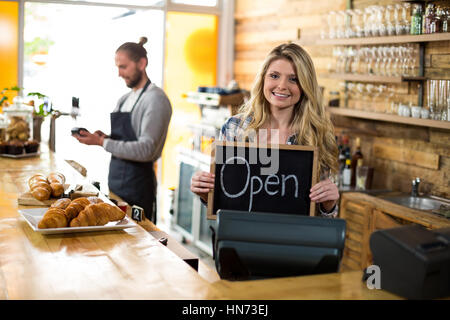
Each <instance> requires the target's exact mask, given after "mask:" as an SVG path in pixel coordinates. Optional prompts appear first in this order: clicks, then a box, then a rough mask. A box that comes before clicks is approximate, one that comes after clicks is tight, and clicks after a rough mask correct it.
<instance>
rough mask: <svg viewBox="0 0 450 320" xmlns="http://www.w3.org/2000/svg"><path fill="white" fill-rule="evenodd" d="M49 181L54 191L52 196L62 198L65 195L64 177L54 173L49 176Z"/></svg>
mask: <svg viewBox="0 0 450 320" xmlns="http://www.w3.org/2000/svg"><path fill="white" fill-rule="evenodd" d="M47 180H48V182H49V183H50V187H51V189H52V196H53V197H55V198H58V197H60V196H61V195H62V194H63V193H64V183H65V182H66V178H65V177H64V175H63V174H62V173H59V172H52V173H50V174H49V175H48V176H47Z"/></svg>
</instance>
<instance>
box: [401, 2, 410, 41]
mask: <svg viewBox="0 0 450 320" xmlns="http://www.w3.org/2000/svg"><path fill="white" fill-rule="evenodd" d="M402 21H403V22H402V24H403V28H404V31H405V34H409V33H410V31H411V4H410V3H403V4H402Z"/></svg>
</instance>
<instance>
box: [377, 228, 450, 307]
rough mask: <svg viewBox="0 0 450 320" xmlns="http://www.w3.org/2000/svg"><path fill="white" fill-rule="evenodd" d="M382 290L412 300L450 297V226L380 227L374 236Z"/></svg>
mask: <svg viewBox="0 0 450 320" xmlns="http://www.w3.org/2000/svg"><path fill="white" fill-rule="evenodd" d="M370 249H371V251H372V254H373V264H374V265H377V266H379V267H380V272H381V279H380V282H381V289H383V290H386V291H389V292H392V293H395V294H398V295H400V296H402V297H405V298H408V299H433V298H442V297H450V227H449V228H441V229H435V230H427V229H425V228H423V227H420V226H418V225H414V226H404V227H399V228H392V229H385V230H378V231H375V232H374V233H372V235H371V237H370Z"/></svg>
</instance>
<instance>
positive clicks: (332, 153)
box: [241, 43, 338, 173]
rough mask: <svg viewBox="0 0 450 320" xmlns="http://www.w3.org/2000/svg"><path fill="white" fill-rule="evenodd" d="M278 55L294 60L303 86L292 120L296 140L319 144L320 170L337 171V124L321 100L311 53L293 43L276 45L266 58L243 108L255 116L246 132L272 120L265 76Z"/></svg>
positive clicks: (299, 142) (300, 83)
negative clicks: (265, 88)
mask: <svg viewBox="0 0 450 320" xmlns="http://www.w3.org/2000/svg"><path fill="white" fill-rule="evenodd" d="M278 59H286V60H288V61H290V62H291V63H292V64H293V67H294V69H295V71H296V74H297V79H298V80H297V81H298V85H299V87H300V90H301V95H300V100H299V102H298V103H297V104H296V105H295V106H294V113H293V116H292V120H291V126H292V129H293V131H294V133H295V134H297V143H298V144H299V145H306V146H314V147H317V149H318V159H319V168H318V169H319V172H320V173H322V172H324V170H326V169H330V170H331V172H332V173H336V172H337V171H338V162H337V156H338V148H337V144H336V140H335V136H334V128H333V124H332V123H331V120H330V118H329V116H328V114H327V113H326V112H325V107H324V105H323V103H322V93H321V90H320V88H319V84H318V83H317V78H316V72H315V70H314V64H313V62H312V60H311V58H310V56H309V55H308V53H307V52H306V51H305V50H304V49H303V48H301V47H300V46H298V45H296V44H294V43H288V44H282V45H279V46H277V47H276V48H274V49H273V50H272V51H271V52H270V53H269V54H268V55H267V57H266V59H265V60H264V63H263V65H262V67H261V69H260V71H259V72H258V74H257V75H256V78H255V81H254V83H253V87H252V90H251V97H250V99H249V101H248V102H247V103H246V104H244V105H243V106H242V108H241V112H242V113H243V114H244V119H246V118H247V117H249V116H251V117H252V121H251V122H250V124H249V126H248V127H247V128H246V133H247V132H249V131H250V130H256V131H257V130H258V129H260V128H261V127H262V126H263V125H264V124H265V123H266V121H268V120H270V115H271V113H270V104H269V102H268V101H267V100H266V98H265V97H264V91H263V90H264V78H265V76H266V73H267V70H268V68H269V65H270V64H271V63H272V62H273V61H275V60H278ZM244 135H246V134H244Z"/></svg>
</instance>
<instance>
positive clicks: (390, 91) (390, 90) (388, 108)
mask: <svg viewBox="0 0 450 320" xmlns="http://www.w3.org/2000/svg"><path fill="white" fill-rule="evenodd" d="M385 91H386V95H385V100H384V105H385V110H384V112H386V113H394V110H393V109H394V108H393V105H392V104H393V103H394V101H393V100H392V97H393V96H394V94H395V87H394V85H386V90H385ZM395 113H396V112H395Z"/></svg>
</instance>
